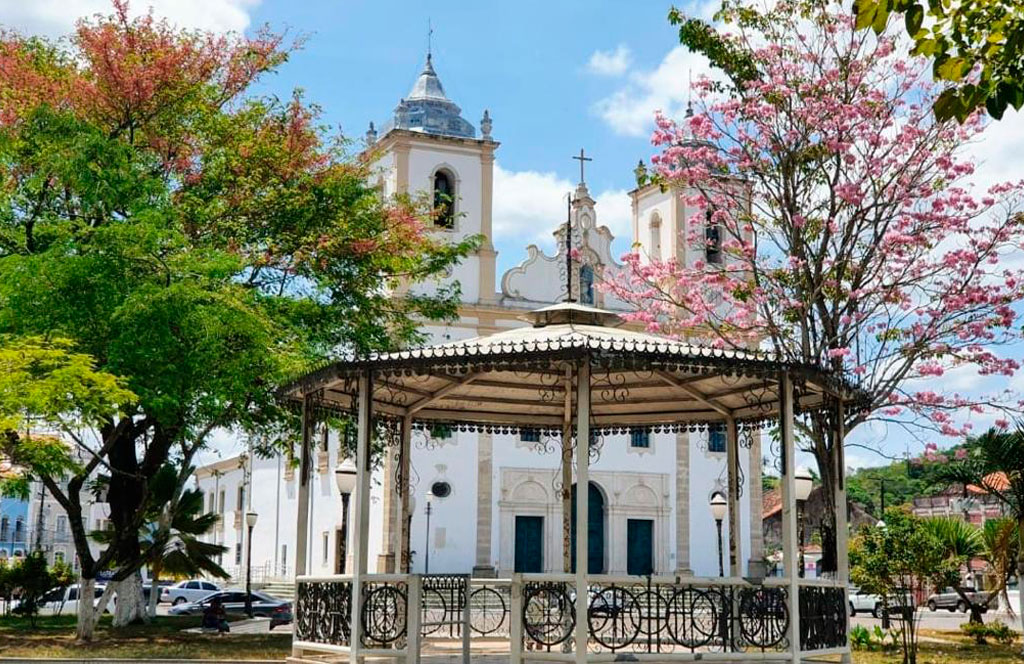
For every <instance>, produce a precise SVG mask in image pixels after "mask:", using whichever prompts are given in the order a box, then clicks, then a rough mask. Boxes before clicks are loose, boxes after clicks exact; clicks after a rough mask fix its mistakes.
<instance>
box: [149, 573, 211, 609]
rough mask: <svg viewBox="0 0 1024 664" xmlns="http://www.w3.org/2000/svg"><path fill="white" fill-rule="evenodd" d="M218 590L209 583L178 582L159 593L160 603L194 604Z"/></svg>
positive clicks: (194, 581)
mask: <svg viewBox="0 0 1024 664" xmlns="http://www.w3.org/2000/svg"><path fill="white" fill-rule="evenodd" d="M218 590H220V586H218V585H217V584H216V583H211V582H209V581H201V580H198V579H190V580H188V581H179V582H177V583H175V584H174V585H173V586H167V587H165V588H164V589H163V590H161V591H160V601H161V602H170V603H171V604H174V605H178V604H184V603H186V602H196V601H198V600H201V599H202V598H204V597H206V596H207V595H209V594H210V593H215V592H217V591H218Z"/></svg>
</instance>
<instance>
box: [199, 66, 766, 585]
mask: <svg viewBox="0 0 1024 664" xmlns="http://www.w3.org/2000/svg"><path fill="white" fill-rule="evenodd" d="M492 129H493V123H492V120H491V118H490V115H489V113H488V112H487V111H484V112H483V115H482V119H481V120H480V122H479V132H478V130H477V128H476V127H474V126H473V125H472V124H471V123H470V122H468V121H467V120H466V119H465V118H464V117H463V114H462V110H461V109H460V108H459V107H458V105H456V104H455V103H454V102H453V101H452V100H450V99H449V98H448V97H447V95H446V93H445V92H444V88H443V86H442V85H441V81H440V78H439V77H438V75H437V73H436V71H435V69H434V65H433V62H432V59H431V57H430V56H428V58H427V61H426V64H425V66H424V68H423V70H422V71H421V73H420V75H419V76H418V78H417V79H416V82H415V84H414V85H413V88H412V90H411V91H410V93H409V95H408V96H407V97H405V98H403V99H402V100H401V101H400V102H399V103H398V105H397V107H396V108H395V110H394V112H393V114H392V118H391V120H390V121H388V122H387V123H386V124H384V125H382V127H381V130H380V132H379V134H378V131H377V130H376V128H375V127H374V125H373V124H371V125H370V130H369V131H368V132H367V135H366V142H367V150H370V151H372V153H371V154H372V155H373V157H374V158H375V162H374V163H375V168H374V173H375V175H374V177H375V178H376V183H375V184H376V185H377V186H379V187H380V188H381V190H382V192H383V193H384V194H385V195H386V196H390V195H394V194H411V195H421V196H427V197H429V198H430V199H432V201H433V203H434V205H435V209H436V215H435V218H434V226H435V228H434V229H433V232H436V233H439V234H446V235H448V236H450V237H451V238H452V239H453V240H455V239H461V238H464V237H467V236H470V235H477V234H479V235H481V236H482V237H483V242H482V244H481V246H480V248H479V249H478V250H477V251H476V252H474V254H472V255H471V256H469V257H468V258H467V259H466V260H464V261H463V262H462V263H461V264H460V265H459V266H457V267H456V268H454V269H453V270H452V272H451V274H450V275H448V276H447V277H446V281H447V280H455V281H458V282H459V284H460V286H461V293H462V305H461V307H460V315H459V318H458V320H457V321H453V322H451V323H448V324H436V323H431V324H428V325H426V326H425V327H424V331H425V332H426V333H427V335H428V336H429V337H430V339H431V341H445V340H453V341H454V340H460V339H470V338H473V337H477V336H484V335H488V334H491V333H494V332H497V331H502V330H508V329H511V328H516V327H522V326H525V325H527V323H526V322H525V321H524V320H523V316H524V314H525V313H526V312H529V311H531V310H534V309H537V308H540V307H543V306H546V305H549V304H551V303H555V302H561V301H565V300H566V299H569V298H571V299H572V300H574V301H577V302H580V303H581V304H587V305H591V306H595V307H599V308H604V309H609V310H613V311H622V310H625V309H626V305H625V303H623V302H621V301H618V300H616V299H615V298H614V297H612V296H611V295H610V294H608V293H605V292H603V291H602V289H601V288H600V287H599V284H600V282H601V281H602V280H611V279H615V278H617V274H618V272H619V271H621V270H622V269H623V267H622V266H621V265H620V264H619V263H618V262H617V261H616V259H615V257H614V256H613V255H612V254H611V246H612V240H613V238H612V235H611V233H610V231H609V230H608V229H607V228H606V227H604V226H602V225H600V223H599V213H600V210H598V209H597V207H596V205H595V201H594V199H593V198H592V197H591V195H590V192H589V190H588V188H587V185H586V183H585V182H583V181H581V182H580V183H579V184H578V185H577V187H576V189H575V191H574V192H573V193H572V202H571V208H570V211H569V213H568V214H569V215H570V217H571V224H569V225H568V226H567V224H566V223H565V221H561V222H559V220H554V219H553V220H551V227H552V233H553V235H554V237H555V240H556V241H555V246H556V247H557V251H556V252H555V254H554V255H548V254H546V253H545V252H544V251H542V250H541V249H540V248H538V247H537V246H535V245H531V246H528V247H526V248H525V256H524V257H523V259H522V260H521V262H519V264H518V265H516V266H515V267H513V268H512V269H510V270H508V271H506V272H505V273H504V274H502V275H500V277H499V275H498V274H497V269H496V253H495V250H494V243H493V233H492V215H493V194H494V177H493V169H494V160H495V155H496V152H497V150H498V148H499V143H498V142H497V141H496V140H494V138H493V137H492V134H491V132H492ZM631 196H632V203H633V238H632V240H633V241H634V242H635V243H638V244H639V245H640V246H641V247H642V248H643V250H644V251H645V252H646V254H647V255H649V256H656V257H667V256H668V255H674V256H676V257H677V258H679V259H681V260H694V258H695V257H694V256H691V255H688V253H687V252H689V251H692V250H691V248H689V247H687V246H686V245H685V243H681V242H680V240H679V238H680V237H681V235H682V233H681V231H682V225H683V223H684V219H685V217H686V210H685V208H684V207H683V204H682V203H681V202H680V197H679V196H678V192H673V191H671V190H669V191H661V190H660V189H659V188H657V187H652V186H648V187H643V188H638V189H637V190H635V191H634V192H632V194H631ZM566 233H571V234H572V236H571V238H568V241H567V238H566ZM569 245H571V246H572V247H575V248H576V250H577V251H574V252H571V253H570V252H569V250H568V246H569ZM668 252H671V253H670V254H669V253H668ZM438 285H439V284H419V285H417V286H416V287H415V288H417V289H429V288H436V287H437V286H438ZM595 389H596V388H595ZM609 389H613V387H612V386H609ZM317 440H318V442H317V450H316V452H315V454H314V462H313V464H312V473H313V477H312V480H311V483H310V507H309V523H308V527H307V529H306V530H307V532H308V534H309V535H308V542H307V544H306V546H305V547H304V548H305V550H306V551H305V555H306V560H305V564H304V565H303V567H304V568H305V570H306V573H308V574H314V575H323V574H333V573H339V572H342V571H343V570H344V569H351V566H350V565H349V566H348V567H346V566H345V564H346V562H345V560H343V557H342V553H341V552H342V551H343V550H344V549H345V548H346V547H343V546H342V528H341V526H342V499H341V496H340V495H339V492H338V488H337V486H336V482H335V477H334V470H335V468H337V466H338V465H339V464H340V463H341V461H343V459H342V458H339V457H341V456H342V455H340V454H339V445H338V438H337V434H336V432H327V433H325V434H324V435H323V436H321V437H318V439H317ZM594 446H595V447H596V448H599V453H598V454H597V455H596V457H595V458H592V461H591V465H590V478H589V480H590V482H589V486H588V487H587V491H588V494H587V495H588V499H589V506H590V507H589V517H590V518H589V524H588V528H587V530H588V532H587V548H588V559H589V566H590V568H591V569H590V572H591V573H596V574H616V575H622V574H629V575H635V574H662V575H671V574H680V575H697V576H717V575H718V574H719V565H720V563H719V544H718V537H717V534H716V531H717V526H716V522H715V521H714V519H713V518H712V515H711V510H710V508H709V501H710V500H711V498H712V496H714V495H715V494H716V493H720V494H722V495H723V496H724V495H726V486H727V471H726V456H727V453H726V444H725V435H724V431H723V432H716V431H710V432H708V431H703V432H696V433H675V432H671V433H670V432H652V431H646V430H639V429H638V430H636V431H633V432H629V433H625V434H619V435H609V436H606V437H605V438H604V439H603V440H599V441H595V443H594ZM740 452H741V455H740V459H739V466H740V470H741V475H742V480H741V492H742V494H741V510H740V519H739V521H740V523H739V538H738V541H739V547H740V556H739V561H740V562H739V565H738V567H739V569H734V570H729V569H728V562H726V569H725V570H724V572H725V574H727V575H732V576H747V575H750V574H756V573H757V572H758V571H760V570H761V569H762V561H763V551H762V541H761V532H762V526H761V441H760V436H759V435H752V436H748V438H747V439H746V440H745V441H744V444H743V446H742V447H741V448H740ZM561 464H562V458H561V454H560V442H559V440H558V439H557V438H555V439H548V437H546V436H545V435H543V434H541V433H540V432H533V431H530V430H526V429H524V430H521V431H520V432H519V433H518V434H509V433H478V432H462V431H431V432H428V431H416V432H415V433H414V435H413V437H412V445H411V467H410V471H409V476H408V477H407V478H405V481H408V482H409V483H410V486H411V495H412V505H411V506H410V515H411V522H410V529H409V531H410V534H409V541H408V542H407V543H403V542H400V541H399V537H400V535H399V533H400V531H401V529H400V528H399V527H398V522H399V519H400V518H401V508H400V505H399V504H398V502H399V501H398V499H397V495H398V492H397V490H396V486H395V482H396V470H397V468H396V462H395V457H394V455H392V454H389V455H387V457H386V458H385V460H384V461H383V463H382V464H380V466H379V467H378V468H377V469H376V470H375V472H374V477H373V480H374V482H373V486H372V489H371V505H370V537H369V549H370V556H371V558H370V560H371V561H373V560H376V561H377V564H376V570H377V571H379V572H390V571H396V570H401V569H403V568H404V566H405V565H406V564H408V566H409V568H410V570H411V571H412V572H414V573H416V572H425V571H428V564H429V571H430V572H431V573H444V572H461V573H465V572H470V571H473V573H474V574H476V575H480V576H494V575H498V576H506V575H508V574H510V573H512V572H516V571H518V572H560V571H563V569H564V565H565V561H564V559H563V498H565V497H566V496H567V495H572V494H573V493H574V492H575V491H576V488H575V487H572V488H571V489H570V491H569V492H568V494H566V493H565V492H563V484H564V475H563V471H562V466H561ZM297 475H298V471H297V469H296V468H295V467H293V466H292V465H291V464H289V462H288V460H287V459H286V458H285V457H283V456H279V457H273V458H259V457H255V456H249V455H242V456H239V457H234V458H230V459H225V460H222V461H219V462H217V463H214V464H210V465H207V466H204V467H202V468H200V469H198V470H197V471H196V475H195V479H196V483H197V486H198V487H199V488H200V489H202V491H203V492H204V494H205V495H206V497H207V508H208V509H209V510H210V511H213V512H216V513H218V514H219V515H221V517H222V518H221V519H220V520H219V522H218V525H217V527H216V530H215V532H214V533H213V534H212V535H211V536H210V537H209V539H210V540H212V541H215V542H217V543H221V544H223V545H225V546H226V547H228V550H229V553H228V554H227V558H226V559H225V560H224V561H223V563H224V566H225V567H226V568H228V569H229V570H230V569H232V568H233V567H235V566H237V569H238V570H240V571H239V574H238V575H236V576H238V577H240V576H241V574H242V572H241V570H242V565H243V562H244V553H245V547H246V545H247V543H246V542H245V537H246V527H245V513H246V512H255V513H256V514H257V515H258V519H257V523H256V525H255V527H254V529H253V535H252V542H251V547H252V567H253V570H254V574H255V577H256V578H257V579H259V578H260V577H261V576H262V577H263V578H267V579H270V578H279V579H288V578H290V577H292V576H293V575H294V571H295V568H296V560H295V556H296V552H297V549H301V548H303V547H297V546H296V533H297V530H298V529H297V528H296V519H297V515H298V504H297V495H298V483H299V482H298V476H297ZM428 498H429V500H428ZM428 505H429V516H428ZM428 522H429V526H428ZM720 526H721V528H722V532H723V533H728V532H730V524H728V523H724V524H720ZM573 537H575V535H573ZM724 546H725V547H726V551H727V550H728V544H725V545H724ZM347 550H348V552H349V554H348V556H346V557H348V558H349V559H350V558H351V547H347ZM402 551H408V552H409V555H408V560H405V561H403V559H402V555H401V552H402ZM725 557H726V560H728V556H727V554H726V556H725ZM372 568H373V565H372V564H371V569H372Z"/></svg>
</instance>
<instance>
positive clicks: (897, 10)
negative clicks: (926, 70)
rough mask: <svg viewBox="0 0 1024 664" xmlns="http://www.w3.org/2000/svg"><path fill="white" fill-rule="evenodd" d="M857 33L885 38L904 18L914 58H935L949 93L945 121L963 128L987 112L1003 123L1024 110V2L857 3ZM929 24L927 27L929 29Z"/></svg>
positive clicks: (938, 107) (939, 109)
mask: <svg viewBox="0 0 1024 664" xmlns="http://www.w3.org/2000/svg"><path fill="white" fill-rule="evenodd" d="M854 12H855V14H856V20H857V27H858V28H860V29H869V28H870V29H872V30H874V31H875V32H876V33H879V34H880V33H882V32H883V31H884V30H885V29H886V26H887V25H888V23H889V19H890V16H891V15H892V14H902V15H903V23H904V28H905V30H906V33H907V35H908V36H909V37H910V38H911V40H913V44H914V46H913V48H912V51H911V52H912V53H913V54H915V55H921V56H924V57H927V58H930V59H931V61H932V74H933V76H934V78H935V80H937V81H943V82H947V83H949V87H948V88H947V89H946V90H945V91H944V92H943V93H942V95H941V96H940V97H939V98H938V99H937V100H936V102H935V105H934V111H935V115H936V117H938V118H939V119H940V120H946V119H950V118H956V119H957V120H959V121H960V122H963V121H964V120H965V119H966V118H967V117H968V116H969V115H970V114H971V113H972V112H974V111H975V110H976V109H979V108H982V107H984V108H985V109H986V110H987V111H988V113H989V114H990V115H991V116H992V117H993V118H995V119H997V120H998V119H1000V118H1002V116H1003V113H1004V112H1005V111H1006V108H1007V107H1008V106H1011V107H1013V108H1015V109H1018V110H1019V109H1020V108H1021V107H1022V106H1024V2H1022V1H1021V0H973V1H971V2H941V1H939V0H928V2H927V3H925V2H919V1H917V0H857V1H856V2H855V3H854ZM926 20H927V24H926Z"/></svg>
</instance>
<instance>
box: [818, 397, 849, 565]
mask: <svg viewBox="0 0 1024 664" xmlns="http://www.w3.org/2000/svg"><path fill="white" fill-rule="evenodd" d="M832 429H833V426H832V425H831V423H830V422H829V418H828V417H827V416H825V415H819V416H816V417H814V419H813V421H812V423H811V437H812V438H813V441H812V442H813V452H814V460H815V462H816V463H817V465H818V477H819V478H820V479H821V489H820V493H821V500H822V510H821V515H820V520H819V522H818V530H819V535H821V560H820V561H818V575H819V576H821V575H827V574H832V575H834V574H836V573H837V572H838V570H839V556H838V555H837V551H836V547H837V542H836V496H835V490H834V488H835V481H834V480H835V477H834V476H835V470H834V469H835V467H836V462H835V455H836V445H835V441H833V440H832V435H831V431H832ZM830 443H832V444H830ZM843 509H846V506H845V505H844V506H843Z"/></svg>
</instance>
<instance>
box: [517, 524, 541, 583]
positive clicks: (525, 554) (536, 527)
mask: <svg viewBox="0 0 1024 664" xmlns="http://www.w3.org/2000/svg"><path fill="white" fill-rule="evenodd" d="M515 536H516V551H515V561H514V564H515V571H516V572H525V573H533V574H539V573H541V572H543V571H544V517H542V516H517V517H516V535H515Z"/></svg>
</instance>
